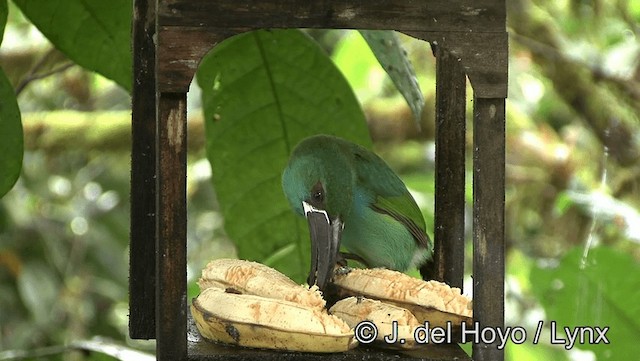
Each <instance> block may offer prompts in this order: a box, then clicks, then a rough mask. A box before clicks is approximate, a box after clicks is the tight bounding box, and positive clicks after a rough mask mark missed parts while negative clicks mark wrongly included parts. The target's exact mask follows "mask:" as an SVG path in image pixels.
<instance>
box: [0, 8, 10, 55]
mask: <svg viewBox="0 0 640 361" xmlns="http://www.w3.org/2000/svg"><path fill="white" fill-rule="evenodd" d="M8 15H9V7H8V6H7V0H0V44H2V37H3V35H4V27H5V26H6V25H7V16H8Z"/></svg>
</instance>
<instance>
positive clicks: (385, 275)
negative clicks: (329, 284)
mask: <svg viewBox="0 0 640 361" xmlns="http://www.w3.org/2000/svg"><path fill="white" fill-rule="evenodd" d="M334 283H335V285H336V286H337V287H338V289H339V292H340V293H341V294H342V295H346V296H349V295H353V296H365V297H367V298H372V299H377V300H381V301H384V302H387V303H391V304H394V305H396V306H399V307H402V308H406V309H407V310H409V311H411V313H413V314H414V315H415V316H416V318H417V319H418V321H419V322H420V323H424V322H425V321H429V324H430V325H432V326H438V327H445V326H446V323H447V322H448V321H451V322H452V323H453V325H454V326H458V327H459V326H460V323H461V322H467V323H471V317H472V303H471V300H470V299H468V298H467V297H465V296H463V295H462V294H461V292H460V289H459V288H455V287H453V288H452V287H449V286H448V285H447V284H445V283H442V282H438V281H423V280H420V279H417V278H414V277H411V276H409V275H406V274H404V273H401V272H397V271H392V270H389V269H385V268H371V269H353V270H351V271H350V272H346V273H345V272H336V275H335V276H334Z"/></svg>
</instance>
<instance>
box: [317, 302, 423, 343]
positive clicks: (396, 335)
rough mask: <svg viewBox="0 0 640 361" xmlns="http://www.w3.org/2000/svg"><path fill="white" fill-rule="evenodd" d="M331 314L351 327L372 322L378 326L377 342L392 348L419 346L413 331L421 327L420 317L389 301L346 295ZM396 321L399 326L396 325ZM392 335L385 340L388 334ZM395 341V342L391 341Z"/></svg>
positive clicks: (330, 311) (333, 308)
mask: <svg viewBox="0 0 640 361" xmlns="http://www.w3.org/2000/svg"><path fill="white" fill-rule="evenodd" d="M329 313H331V314H332V315H335V316H338V317H340V318H341V319H342V320H344V321H345V322H346V323H347V324H348V325H349V326H350V327H352V328H355V327H356V326H357V325H358V324H359V323H360V322H363V321H370V322H373V324H374V325H375V326H376V331H377V336H376V341H377V342H378V344H379V345H381V346H386V347H391V348H414V347H416V346H417V343H416V341H415V337H414V332H415V330H416V328H417V327H419V326H421V324H420V322H418V319H416V317H415V316H414V315H413V314H412V313H411V312H410V311H409V310H407V309H405V308H402V307H398V306H395V305H392V304H390V303H385V302H381V301H378V300H372V299H369V298H364V297H353V296H352V297H347V298H345V299H342V300H340V301H338V302H336V303H335V304H334V305H333V306H332V307H331V309H330V310H329ZM394 322H396V325H395V326H394ZM389 336H391V337H392V338H393V339H394V340H393V342H392V341H391V340H392V339H391V338H387V339H385V337H389ZM391 342H392V343H391Z"/></svg>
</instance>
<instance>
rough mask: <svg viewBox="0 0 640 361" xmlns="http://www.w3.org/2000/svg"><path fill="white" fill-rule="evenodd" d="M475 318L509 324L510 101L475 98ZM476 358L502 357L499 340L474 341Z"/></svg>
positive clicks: (487, 324) (485, 324)
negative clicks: (506, 259)
mask: <svg viewBox="0 0 640 361" xmlns="http://www.w3.org/2000/svg"><path fill="white" fill-rule="evenodd" d="M473 108H474V111H473V144H474V152H473V309H474V312H473V317H474V321H476V322H478V323H479V327H480V328H481V329H482V328H484V327H492V328H496V327H504V194H505V193H504V192H505V185H504V179H505V100H504V99H501V98H500V99H481V98H474V100H473ZM473 359H474V360H476V361H485V360H486V361H489V360H491V361H501V360H503V359H504V353H503V352H502V350H498V348H497V342H496V343H493V344H484V343H477V344H474V345H473Z"/></svg>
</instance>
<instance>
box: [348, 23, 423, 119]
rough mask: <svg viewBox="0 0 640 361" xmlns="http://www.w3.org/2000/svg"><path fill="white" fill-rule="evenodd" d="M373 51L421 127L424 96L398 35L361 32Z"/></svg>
mask: <svg viewBox="0 0 640 361" xmlns="http://www.w3.org/2000/svg"><path fill="white" fill-rule="evenodd" d="M360 34H362V37H363V38H364V39H365V40H366V41H367V43H368V44H369V47H370V48H371V51H373V54H374V55H375V56H376V58H377V59H378V62H380V65H382V68H383V69H384V70H385V71H386V72H387V74H389V77H390V78H391V80H392V81H393V84H395V86H396V88H397V89H398V91H399V92H400V94H402V96H403V97H404V99H405V100H406V101H407V104H409V108H411V112H412V113H413V117H414V119H415V121H416V124H418V127H419V126H420V117H422V109H423V108H424V96H423V95H422V91H421V90H420V85H418V77H416V73H415V71H414V70H413V66H412V65H411V61H409V58H407V53H406V51H404V49H402V46H401V45H400V41H399V40H398V37H397V36H396V33H395V32H394V31H392V30H360Z"/></svg>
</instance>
